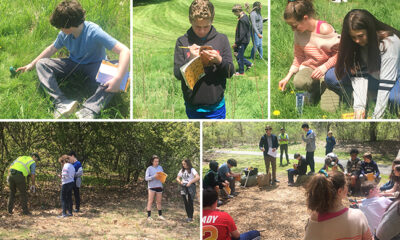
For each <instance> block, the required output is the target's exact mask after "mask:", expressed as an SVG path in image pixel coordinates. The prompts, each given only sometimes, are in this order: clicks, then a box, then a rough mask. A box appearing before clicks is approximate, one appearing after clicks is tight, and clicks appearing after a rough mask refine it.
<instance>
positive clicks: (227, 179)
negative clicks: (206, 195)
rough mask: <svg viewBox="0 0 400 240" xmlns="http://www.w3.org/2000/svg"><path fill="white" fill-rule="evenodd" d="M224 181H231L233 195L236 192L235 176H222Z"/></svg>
mask: <svg viewBox="0 0 400 240" xmlns="http://www.w3.org/2000/svg"><path fill="white" fill-rule="evenodd" d="M222 181H228V182H229V188H230V189H231V195H232V194H233V193H234V192H235V178H234V177H225V178H222Z"/></svg>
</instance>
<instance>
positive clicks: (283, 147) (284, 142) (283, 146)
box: [278, 127, 290, 167]
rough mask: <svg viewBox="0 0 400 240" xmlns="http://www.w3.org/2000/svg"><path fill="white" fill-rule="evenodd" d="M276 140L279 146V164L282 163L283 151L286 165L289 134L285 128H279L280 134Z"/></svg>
mask: <svg viewBox="0 0 400 240" xmlns="http://www.w3.org/2000/svg"><path fill="white" fill-rule="evenodd" d="M278 141H279V147H280V152H281V163H280V165H279V166H281V167H282V166H283V165H282V157H283V152H285V155H286V162H287V165H289V163H290V162H289V154H288V145H289V135H288V134H287V133H285V128H283V127H282V128H281V134H279V135H278Z"/></svg>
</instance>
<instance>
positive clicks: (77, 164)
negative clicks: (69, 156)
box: [73, 161, 82, 172]
mask: <svg viewBox="0 0 400 240" xmlns="http://www.w3.org/2000/svg"><path fill="white" fill-rule="evenodd" d="M73 165H74V168H75V172H77V171H78V170H79V168H81V167H82V164H81V162H79V161H76V162H74V164H73Z"/></svg>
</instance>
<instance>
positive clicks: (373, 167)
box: [360, 152, 381, 184]
mask: <svg viewBox="0 0 400 240" xmlns="http://www.w3.org/2000/svg"><path fill="white" fill-rule="evenodd" d="M363 158H364V161H363V162H362V163H361V174H360V180H361V183H363V182H365V181H368V176H367V174H370V173H372V174H373V178H374V181H375V182H376V183H377V184H378V183H379V182H380V180H381V176H380V172H379V168H378V164H376V162H375V161H374V160H372V154H371V153H370V152H366V153H364V155H363Z"/></svg>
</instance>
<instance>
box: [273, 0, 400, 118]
mask: <svg viewBox="0 0 400 240" xmlns="http://www.w3.org/2000/svg"><path fill="white" fill-rule="evenodd" d="M286 4H287V1H272V3H271V91H270V94H271V99H270V101H271V113H272V114H271V117H272V118H280V119H288V118H290V119H294V118H303V119H325V118H327V119H340V118H341V115H342V114H343V113H350V112H353V109H352V103H347V101H346V102H345V103H342V104H341V105H340V108H339V109H338V110H337V111H336V112H333V113H330V112H325V111H322V110H321V109H320V106H319V104H318V105H314V106H304V109H303V115H302V116H300V115H299V114H298V113H297V110H296V109H295V108H296V102H295V98H296V94H295V93H296V91H295V90H294V85H293V77H292V79H291V81H290V82H289V84H288V85H287V90H286V91H284V92H281V91H280V90H279V89H278V83H279V81H280V80H281V79H283V78H284V77H285V76H286V74H287V72H288V71H289V68H290V66H291V64H292V61H293V31H292V30H291V28H290V26H289V25H288V24H286V22H285V21H284V19H283V12H284V9H285V7H286ZM314 6H315V9H316V12H317V17H316V19H320V20H324V21H327V22H328V23H329V24H331V25H332V26H333V27H334V28H335V30H336V31H337V32H338V33H341V30H342V23H343V18H344V16H345V15H346V14H347V13H348V12H349V11H350V10H351V9H366V10H368V11H370V12H371V13H372V14H373V15H374V16H375V17H376V18H377V19H379V20H380V21H382V22H385V23H387V24H389V25H391V26H393V27H395V28H397V29H399V27H400V19H399V18H398V14H397V12H396V11H393V9H399V8H400V2H399V1H396V0H387V1H385V2H384V5H383V4H382V2H380V1H374V0H364V1H356V0H349V2H348V3H341V4H337V3H332V2H331V1H328V0H315V1H314ZM276 110H277V111H276ZM373 110H374V108H373V106H372V107H369V109H368V117H370V116H372V113H373ZM274 111H276V112H274ZM278 111H279V112H278ZM385 118H397V117H396V116H395V115H393V114H391V113H389V112H387V113H386V114H385Z"/></svg>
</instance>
